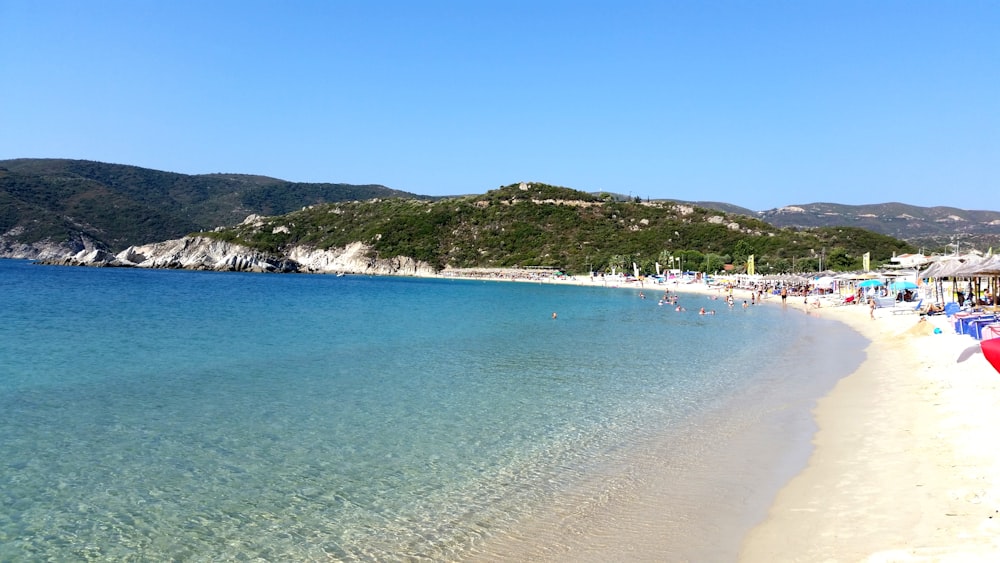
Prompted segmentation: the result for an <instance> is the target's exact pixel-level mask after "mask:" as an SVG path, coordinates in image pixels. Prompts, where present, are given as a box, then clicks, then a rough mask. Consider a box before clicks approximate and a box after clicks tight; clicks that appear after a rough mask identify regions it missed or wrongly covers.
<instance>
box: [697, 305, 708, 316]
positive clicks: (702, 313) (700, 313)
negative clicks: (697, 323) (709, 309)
mask: <svg viewBox="0 0 1000 563" xmlns="http://www.w3.org/2000/svg"><path fill="white" fill-rule="evenodd" d="M698 314H699V315H704V314H706V313H705V308H704V307H702V308H701V310H700V311H698Z"/></svg>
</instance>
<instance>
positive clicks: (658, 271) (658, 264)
mask: <svg viewBox="0 0 1000 563" xmlns="http://www.w3.org/2000/svg"><path fill="white" fill-rule="evenodd" d="M656 275H660V263H659V262H657V263H656Z"/></svg>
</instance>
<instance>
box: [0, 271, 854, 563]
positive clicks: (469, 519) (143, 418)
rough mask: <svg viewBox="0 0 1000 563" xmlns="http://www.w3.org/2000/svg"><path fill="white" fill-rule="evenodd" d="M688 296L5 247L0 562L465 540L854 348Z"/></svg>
mask: <svg viewBox="0 0 1000 563" xmlns="http://www.w3.org/2000/svg"><path fill="white" fill-rule="evenodd" d="M646 293H647V294H648V295H652V296H655V295H657V293H656V292H655V291H652V290H649V289H647V291H646ZM703 299H705V298H704V297H694V296H691V297H687V296H684V297H682V302H685V303H686V305H687V307H688V309H689V311H688V312H685V313H678V312H676V311H674V310H673V309H672V308H671V307H661V306H658V305H657V301H656V299H655V297H654V298H651V299H645V300H644V299H639V298H638V297H637V295H636V292H635V291H631V290H622V289H617V290H615V289H604V288H581V287H564V286H555V285H542V284H521V283H491V282H476V281H455V280H429V279H403V278H369V277H361V276H346V277H334V276H318V275H316V276H306V275H261V274H233V273H209V272H180V271H159V270H156V271H150V270H128V269H87V268H69V267H47V266H38V265H33V264H30V263H28V262H25V261H15V260H0V305H2V306H0V413H2V414H0V560H2V561H8V560H86V559H92V560H142V559H146V560H163V559H176V560H213V561H214V560H254V559H259V560H331V559H332V560H365V561H387V560H431V561H438V560H454V559H461V558H463V557H464V556H466V555H468V554H469V553H470V548H471V546H473V545H475V544H481V543H482V542H484V541H488V540H490V539H491V538H493V537H494V536H496V535H499V534H500V533H502V532H503V531H505V530H509V529H510V528H511V527H516V526H517V523H518V521H519V519H520V518H521V517H522V516H523V515H525V514H527V513H530V512H532V511H533V510H535V509H536V508H537V507H538V506H541V505H551V504H552V503H554V502H559V500H558V499H559V498H560V495H563V494H565V493H566V492H567V491H569V490H574V491H577V492H579V487H580V486H581V484H583V483H586V482H587V481H588V479H591V478H592V477H593V476H594V475H601V474H613V473H614V472H615V471H617V468H620V467H623V466H624V465H623V464H627V463H628V458H629V456H630V453H631V452H632V451H634V449H635V447H637V446H639V445H642V444H647V443H649V442H650V440H660V439H662V438H663V437H664V436H670V435H671V433H674V432H681V431H683V432H690V427H691V425H692V424H695V423H696V422H695V421H698V420H701V417H703V415H704V413H706V412H709V411H711V410H712V409H714V408H718V407H719V405H720V404H723V403H725V404H731V403H732V401H734V400H736V401H739V400H740V397H744V396H745V397H748V398H747V399H746V400H747V401H753V402H754V403H755V404H757V403H760V402H761V401H763V402H767V401H768V400H769V399H768V396H770V393H761V389H762V386H764V385H766V386H767V388H775V389H778V388H785V389H787V388H795V389H801V390H803V391H802V397H801V398H805V399H808V398H810V397H815V396H816V395H817V394H818V393H820V392H822V391H823V390H825V389H827V388H829V386H830V385H832V382H833V381H834V380H835V379H836V377H839V376H841V375H844V374H845V373H841V372H843V370H844V367H845V366H849V365H850V364H851V362H852V361H853V362H854V363H855V365H856V361H860V350H861V348H862V346H860V340H851V341H850V342H849V344H848V345H846V346H842V347H841V346H834V345H830V342H831V339H832V341H833V342H834V343H836V342H840V340H837V339H851V338H854V337H853V336H851V335H852V334H853V333H847V332H846V331H840V332H836V331H833V329H832V328H831V326H832V325H831V324H830V323H824V322H823V321H822V320H820V319H815V318H813V317H809V316H806V315H802V314H801V313H796V314H789V312H787V311H784V310H782V309H781V307H780V306H773V307H768V306H757V307H750V308H749V309H746V310H744V309H742V308H737V309H735V310H729V309H728V308H726V307H724V306H723V305H722V303H721V302H712V303H713V305H714V308H716V309H717V310H718V311H719V314H717V315H715V316H704V317H702V316H699V315H697V313H696V312H694V311H696V310H697V308H698V307H699V306H701V305H703V304H706V303H707V302H706V303H702V302H700V300H703ZM553 311H556V312H558V319H555V320H554V319H552V318H551V314H552V312H553ZM820 333H822V335H821V334H820ZM831 334H836V335H837V336H836V337H833V336H831ZM854 349H857V350H858V352H857V353H856V354H854V356H852V355H851V354H852V352H845V350H854ZM775 350H777V351H779V352H782V353H781V354H779V355H778V357H775V358H769V359H767V360H765V351H766V353H767V355H768V356H769V355H770V354H773V353H774V352H775ZM806 353H807V354H808V358H809V365H803V363H802V359H803V354H806ZM845 357H851V358H855V359H856V361H855V360H849V361H847V363H845V359H844V358H845ZM826 363H829V364H830V365H836V366H838V367H837V368H836V369H833V370H832V371H831V373H829V374H826V375H823V374H822V373H821V372H822V366H823V365H825V364H826ZM806 368H808V369H806ZM817 374H819V375H817ZM777 396H780V397H781V398H780V399H777V400H778V401H788V398H787V396H786V394H785V393H784V392H782V393H778V394H777ZM710 430H711V429H706V431H708V434H707V437H706V438H704V440H707V441H710V440H712V436H711V432H710ZM807 437H808V434H806V438H807Z"/></svg>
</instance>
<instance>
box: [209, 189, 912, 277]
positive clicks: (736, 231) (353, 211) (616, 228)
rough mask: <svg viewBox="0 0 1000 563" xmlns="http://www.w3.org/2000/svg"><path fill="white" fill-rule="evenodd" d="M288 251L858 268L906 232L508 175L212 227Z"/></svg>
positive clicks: (562, 263) (580, 266)
mask: <svg viewBox="0 0 1000 563" xmlns="http://www.w3.org/2000/svg"><path fill="white" fill-rule="evenodd" d="M206 234H207V235H208V236H213V237H217V238H220V239H223V240H227V241H231V242H238V243H241V244H246V245H248V246H251V247H253V248H257V249H261V250H267V251H271V252H276V253H278V252H281V251H282V250H284V249H286V248H288V247H290V246H294V245H309V246H315V247H317V248H322V249H325V248H334V247H342V246H345V245H347V244H349V243H352V242H357V241H360V242H364V243H366V244H369V245H371V246H372V248H373V252H374V253H375V254H376V255H377V256H378V257H382V258H387V257H393V256H409V257H412V258H416V259H418V260H422V261H425V262H428V263H430V264H432V265H434V266H436V267H438V268H443V267H445V266H451V267H515V266H520V267H525V266H553V267H559V268H566V269H568V270H570V271H573V272H586V271H588V270H609V269H611V268H612V267H614V268H617V269H618V270H622V269H626V270H630V269H631V265H632V263H633V262H635V263H636V264H639V265H641V266H642V268H643V270H644V271H647V272H649V271H653V270H654V268H655V264H656V263H657V262H658V263H660V264H661V266H663V267H667V266H670V265H671V264H673V265H674V266H675V267H680V266H681V265H683V267H684V268H689V269H698V270H703V271H710V272H711V271H717V270H722V269H723V266H724V265H725V264H728V263H732V264H734V265H735V266H736V269H737V270H741V269H743V268H744V267H745V264H746V259H747V257H748V256H749V255H751V254H752V255H755V262H756V264H757V271H758V272H761V273H768V272H787V271H793V270H795V271H815V270H816V269H817V268H818V267H819V265H820V262H821V261H824V264H823V265H824V268H826V267H831V268H835V269H842V270H848V269H859V268H860V267H861V260H862V255H863V254H864V253H865V252H871V255H872V263H873V264H875V263H878V262H879V261H887V260H888V259H889V258H890V257H891V256H892V255H893V253H903V252H912V251H914V250H915V249H914V248H913V247H912V246H910V245H908V244H906V243H905V242H902V241H899V240H896V239H892V238H891V237H886V236H884V235H878V234H875V233H871V232H868V231H862V230H860V229H829V230H817V231H792V230H781V229H777V228H775V227H772V226H771V225H768V224H767V223H764V222H762V221H760V220H758V219H754V218H751V217H746V216H742V215H727V214H725V213H722V212H719V211H713V210H709V209H705V208H701V207H696V206H687V205H678V204H674V203H667V202H663V203H658V202H641V201H616V200H615V198H613V197H611V196H608V197H605V198H601V197H599V196H594V195H592V194H587V193H584V192H579V191H576V190H571V189H568V188H561V187H557V186H549V185H545V184H520V185H510V186H506V187H503V188H500V189H497V190H493V191H490V192H488V193H486V194H484V195H479V196H466V197H459V198H449V199H443V200H439V201H419V200H414V199H402V198H397V199H387V200H376V201H364V202H360V201H355V202H341V203H334V204H324V205H316V206H312V207H309V208H307V209H303V210H300V211H295V212H292V213H289V214H287V215H283V216H277V217H266V218H262V219H261V220H260V221H258V222H254V223H247V224H242V225H239V226H236V227H232V228H227V229H221V230H219V231H216V232H212V233H206Z"/></svg>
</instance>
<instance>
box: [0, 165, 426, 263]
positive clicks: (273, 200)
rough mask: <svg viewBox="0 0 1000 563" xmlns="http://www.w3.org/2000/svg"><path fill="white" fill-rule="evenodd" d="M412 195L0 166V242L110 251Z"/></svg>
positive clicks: (141, 172) (101, 169) (225, 178)
mask: <svg viewBox="0 0 1000 563" xmlns="http://www.w3.org/2000/svg"><path fill="white" fill-rule="evenodd" d="M375 197H411V198H412V197H419V196H416V195H414V194H410V193H407V192H401V191H398V190H392V189H389V188H386V187H385V186H377V185H364V186H358V185H351V184H303V183H294V182H287V181H284V180H279V179H276V178H268V177H264V176H250V175H243V174H203V175H188V174H177V173H173V172H161V171H158V170H150V169H147V168H139V167H137V166H127V165H120V164H106V163H102V162H91V161H86V160H66V159H16V160H4V161H0V234H2V235H3V239H4V241H5V242H7V243H8V244H9V243H12V242H19V243H35V242H38V241H51V242H57V243H58V242H63V241H72V240H80V239H81V238H83V237H85V238H87V239H90V240H91V241H93V242H95V243H96V244H97V245H100V246H104V247H105V248H107V249H110V250H112V251H118V250H122V249H124V248H126V247H128V246H130V245H134V244H143V243H148V242H156V241H161V240H168V239H173V238H179V237H182V236H184V235H186V234H188V233H191V232H193V231H200V230H206V229H211V228H215V227H217V226H221V225H232V224H235V223H239V222H240V221H242V220H243V219H244V218H246V216H247V215H250V214H254V213H256V214H264V215H276V214H282V213H287V212H289V211H292V210H295V209H300V208H302V207H303V206H305V205H313V204H317V203H323V202H333V201H350V200H355V199H359V200H364V199H371V198H375Z"/></svg>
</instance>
